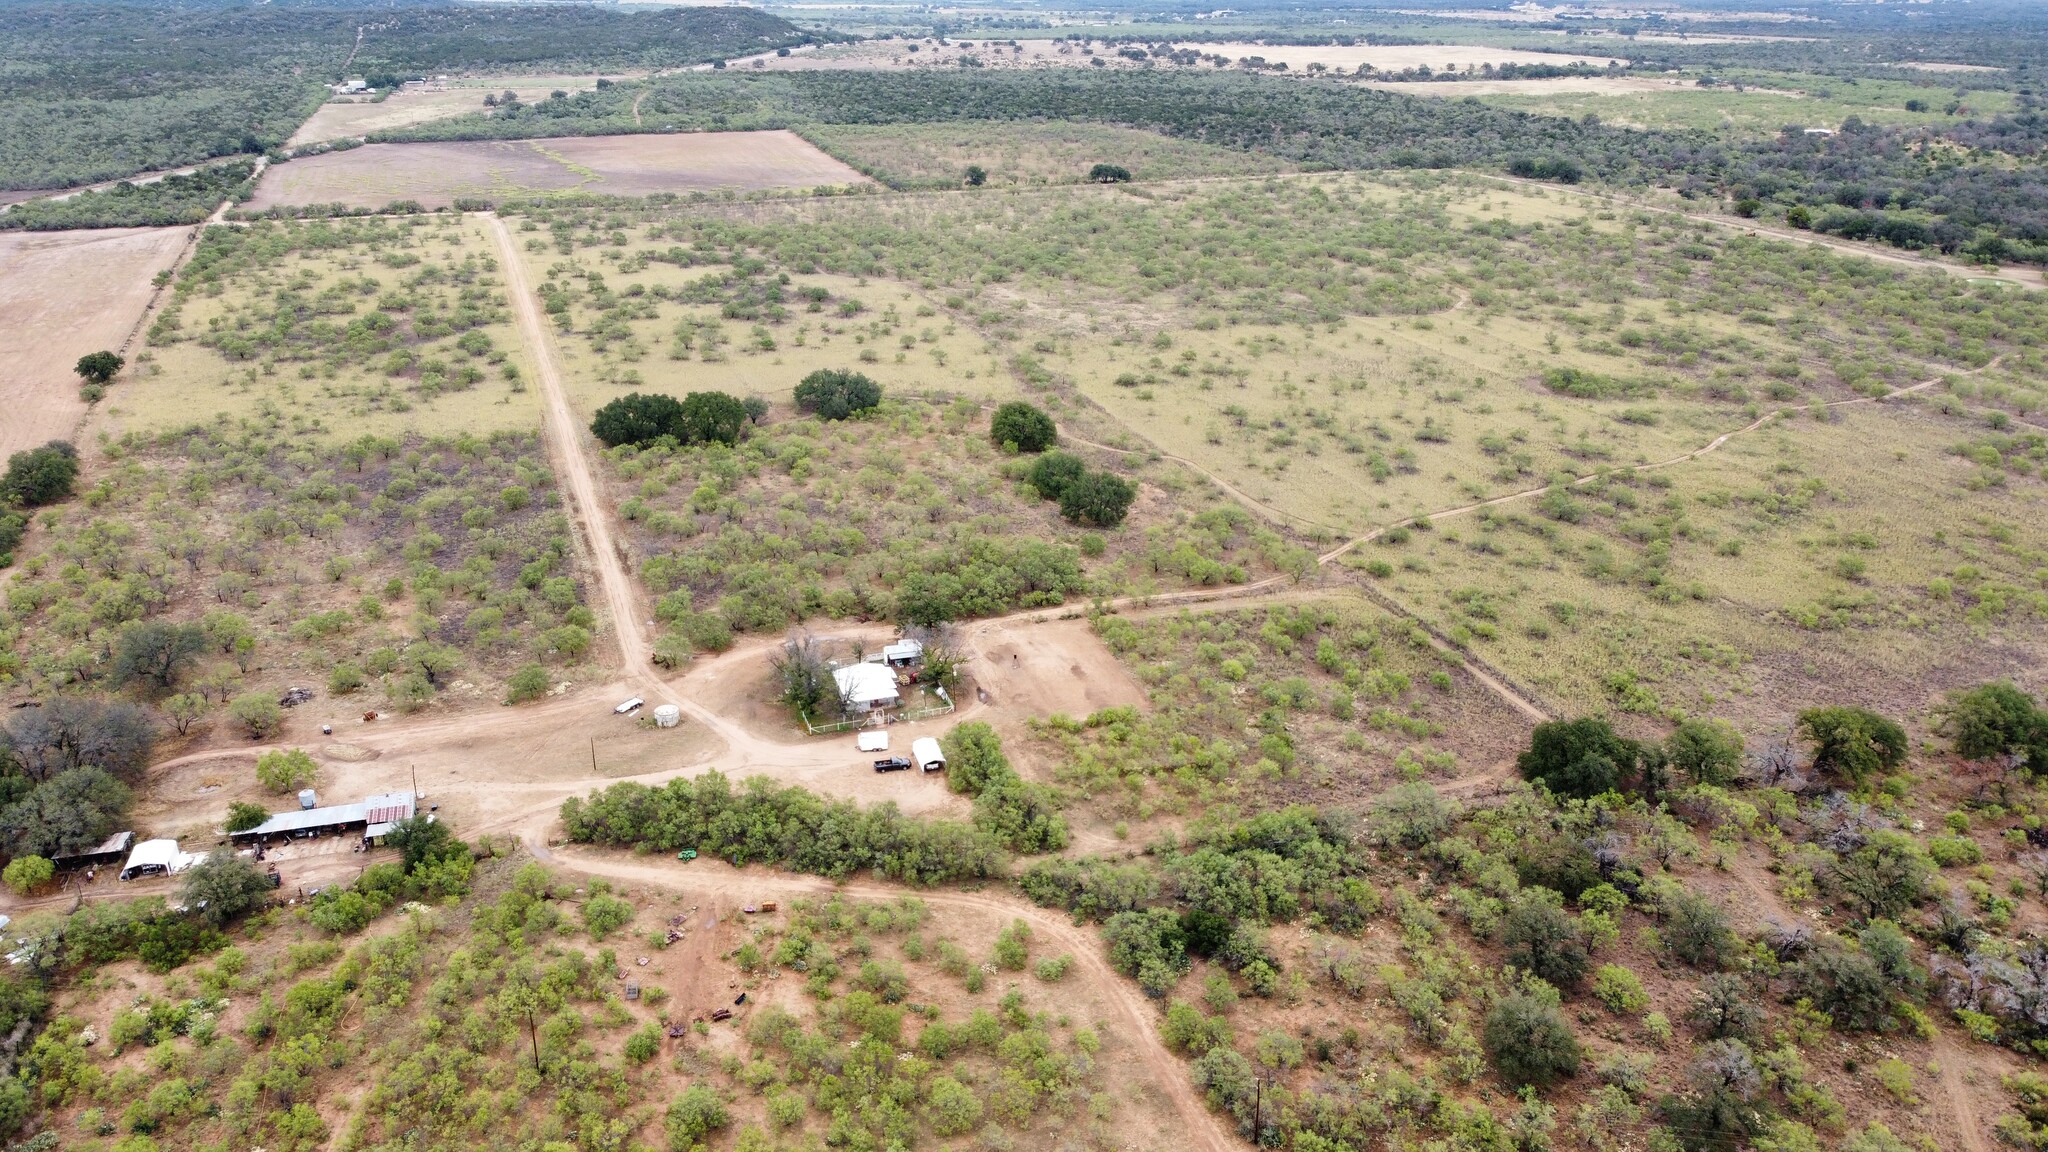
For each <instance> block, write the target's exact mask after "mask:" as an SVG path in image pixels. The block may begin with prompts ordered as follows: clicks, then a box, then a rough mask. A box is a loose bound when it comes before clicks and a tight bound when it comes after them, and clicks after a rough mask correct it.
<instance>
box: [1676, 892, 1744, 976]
mask: <svg viewBox="0 0 2048 1152" xmlns="http://www.w3.org/2000/svg"><path fill="white" fill-rule="evenodd" d="M1667 913H1668V914H1667V916H1666V918H1665V922H1664V928H1663V936H1664V945H1665V947H1667V948H1669V949H1671V953H1672V955H1674V956H1677V957H1678V958H1679V959H1680V960H1683V961H1685V962H1686V963H1687V964H1690V965H1692V966H1693V967H1695V968H1709V969H1712V968H1719V967H1721V966H1723V965H1725V964H1727V963H1728V962H1729V961H1730V960H1733V959H1734V958H1735V954H1736V952H1737V951H1738V950H1739V949H1740V947H1741V942H1740V941H1738V940H1737V939H1736V938H1735V929H1734V928H1732V927H1731V926H1730V925H1729V923H1728V913H1727V912H1726V911H1724V910H1723V909H1722V908H1721V906H1720V905H1719V904H1716V903H1714V902H1713V901H1712V900H1711V899H1709V898H1707V897H1705V896H1702V895H1700V894H1698V893H1696V892H1679V893H1678V894H1676V895H1675V896H1673V897H1672V899H1671V901H1670V907H1669V908H1668V909H1667Z"/></svg>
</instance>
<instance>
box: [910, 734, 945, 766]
mask: <svg viewBox="0 0 2048 1152" xmlns="http://www.w3.org/2000/svg"><path fill="white" fill-rule="evenodd" d="M910 759H911V761H912V762H913V763H915V764H916V765H917V766H918V767H919V768H922V769H924V770H925V771H927V772H944V771H945V770H946V754H945V753H944V752H941V751H939V742H938V741H937V740H934V739H932V738H931V737H929V736H919V737H918V738H917V739H915V740H912V741H911V742H910Z"/></svg>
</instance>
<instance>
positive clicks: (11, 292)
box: [0, 228, 190, 457]
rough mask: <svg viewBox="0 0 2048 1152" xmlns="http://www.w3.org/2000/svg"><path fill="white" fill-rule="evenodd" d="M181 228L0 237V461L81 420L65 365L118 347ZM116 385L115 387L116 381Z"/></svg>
mask: <svg viewBox="0 0 2048 1152" xmlns="http://www.w3.org/2000/svg"><path fill="white" fill-rule="evenodd" d="M188 235H190V232H189V230H188V229H184V228H127V229H117V230H108V231H101V232H8V233H0V413H4V418H0V457H5V456H6V455H8V454H9V453H12V452H17V451H19V450H21V449H23V448H27V447H30V446H32V445H36V444H41V443H43V442H44V441H46V440H52V439H63V438H68V437H70V435H71V434H72V431H73V430H74V429H75V428H76V427H77V426H78V422H79V421H80V420H81V419H83V418H84V416H85V412H86V406H85V402H84V401H83V400H81V399H80V398H79V394H78V384H79V380H78V377H77V376H75V375H73V374H72V370H71V369H72V365H73V364H75V363H77V361H78V358H79V357H80V356H83V355H85V354H87V353H88V352H97V351H100V350H101V349H107V350H119V349H120V348H121V346H122V345H123V343H124V342H125V341H126V340H127V339H128V337H129V334H130V333H131V332H132V331H133V330H134V329H135V327H136V325H137V324H139V323H140V322H141V320H142V314H143V310H144V309H145V308H146V307H147V306H148V304H149V299H150V295H151V293H152V291H153V290H154V289H153V287H152V284H151V277H153V276H155V275H156V274H157V273H158V272H161V271H163V270H164V269H166V268H168V267H170V265H171V262H172V261H173V260H175V259H177V255H178V250H179V249H180V248H181V247H183V245H184V243H185V239H186V237H187V236H188ZM117 387H120V385H117Z"/></svg>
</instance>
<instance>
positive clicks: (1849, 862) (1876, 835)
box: [1830, 829, 1934, 920]
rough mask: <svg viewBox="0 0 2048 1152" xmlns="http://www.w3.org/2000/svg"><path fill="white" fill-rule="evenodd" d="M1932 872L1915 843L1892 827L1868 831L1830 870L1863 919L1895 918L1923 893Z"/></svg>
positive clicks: (1839, 887)
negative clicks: (1859, 843) (1864, 837)
mask: <svg viewBox="0 0 2048 1152" xmlns="http://www.w3.org/2000/svg"><path fill="white" fill-rule="evenodd" d="M1933 875H1934V865H1933V864H1931V863H1929V862H1928V859H1927V854H1926V853H1925V852H1923V851H1921V848H1920V845H1919V843H1918V842H1917V841H1915V840H1914V839H1913V838H1912V837H1911V836H1908V835H1907V834H1906V833H1904V832H1900V831H1897V830H1895V829H1882V830H1880V831H1876V832H1872V833H1871V834H1870V835H1869V837H1868V838H1866V839H1865V840H1864V842H1863V844H1862V845H1860V846H1859V847H1857V848H1855V849H1854V850H1852V851H1850V852H1848V853H1846V854H1844V855H1841V856H1839V857H1837V858H1836V859H1835V864H1834V867H1833V868H1832V869H1831V870H1830V880H1831V881H1832V883H1833V885H1834V887H1835V890H1836V891H1837V892H1839V893H1840V894H1841V896H1842V898H1843V900H1844V901H1845V902H1846V903H1847V904H1848V905H1849V906H1850V907H1851V908H1852V909H1853V910H1854V911H1855V913H1856V915H1857V917H1858V918H1859V919H1863V920H1875V919H1878V918H1880V917H1882V918H1884V919H1896V918H1897V917H1898V915H1899V914H1900V913H1902V912H1905V911H1906V910H1907V909H1909V908H1911V907H1913V906H1914V905H1915V904H1918V903H1919V902H1920V901H1921V900H1922V899H1924V898H1925V897H1926V895H1927V884H1928V881H1929V879H1930V878H1931V877H1932V876H1933Z"/></svg>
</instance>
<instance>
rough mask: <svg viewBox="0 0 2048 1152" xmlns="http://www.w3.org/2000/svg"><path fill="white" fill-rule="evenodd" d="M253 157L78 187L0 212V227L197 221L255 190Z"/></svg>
mask: <svg viewBox="0 0 2048 1152" xmlns="http://www.w3.org/2000/svg"><path fill="white" fill-rule="evenodd" d="M255 168H256V164H255V161H253V160H236V161H231V162H229V163H226V164H213V165H209V166H207V167H204V168H201V169H199V170H198V171H196V172H190V173H184V174H179V175H172V176H165V177H163V178H161V179H158V180H153V181H151V182H149V183H147V184H131V183H128V182H126V181H123V182H121V183H119V184H116V185H114V186H113V187H111V188H107V189H103V190H99V191H88V192H79V193H76V194H74V195H71V196H67V197H65V198H64V199H61V200H47V199H46V200H30V201H27V202H25V203H21V204H16V205H15V206H14V207H13V208H11V209H9V210H7V211H6V212H0V231H4V230H8V229H16V230H27V231H32V232H48V231H56V230H58V229H64V228H166V227H172V226H175V225H182V224H197V223H199V222H200V221H202V220H204V219H206V218H207V217H208V216H211V215H212V214H213V210H214V209H216V208H218V207H220V206H221V203H222V202H223V201H226V200H236V201H245V200H247V199H249V197H250V196H252V195H254V194H255V190H256V186H255V184H254V182H253V181H252V180H251V177H252V176H253V175H254V173H255Z"/></svg>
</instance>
